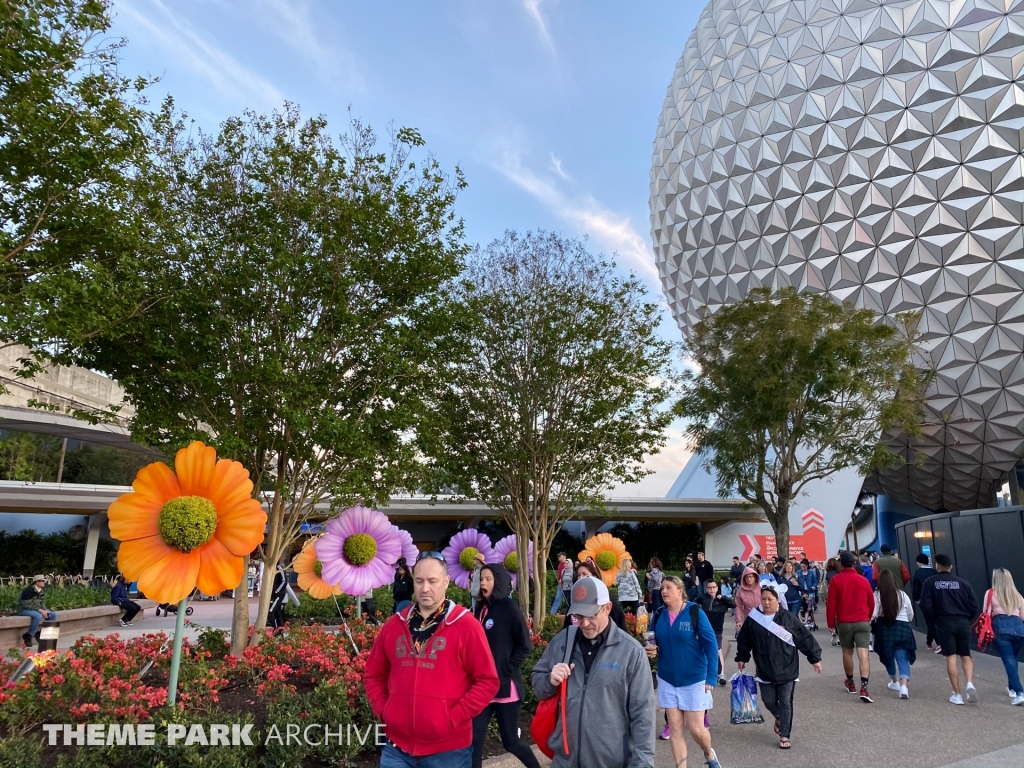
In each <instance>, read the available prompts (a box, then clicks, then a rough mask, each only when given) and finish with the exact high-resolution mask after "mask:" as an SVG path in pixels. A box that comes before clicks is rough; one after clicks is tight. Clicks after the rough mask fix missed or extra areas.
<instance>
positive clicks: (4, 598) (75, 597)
mask: <svg viewBox="0 0 1024 768" xmlns="http://www.w3.org/2000/svg"><path fill="white" fill-rule="evenodd" d="M24 589H25V587H22V586H18V585H15V586H10V585H8V586H5V587H0V616H11V615H13V614H15V613H17V612H18V598H19V597H20V596H21V592H22V590H24ZM94 605H110V590H109V589H107V588H106V587H84V586H79V587H47V588H46V607H47V608H52V609H53V610H55V611H67V610H70V609H71V608H91V607H92V606H94Z"/></svg>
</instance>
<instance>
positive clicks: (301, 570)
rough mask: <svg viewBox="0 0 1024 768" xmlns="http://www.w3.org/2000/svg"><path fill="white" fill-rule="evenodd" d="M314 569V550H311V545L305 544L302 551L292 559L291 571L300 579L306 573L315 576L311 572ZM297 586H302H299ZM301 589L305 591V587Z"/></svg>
mask: <svg viewBox="0 0 1024 768" xmlns="http://www.w3.org/2000/svg"><path fill="white" fill-rule="evenodd" d="M315 567H316V550H315V549H314V548H313V545H312V544H306V546H304V547H303V548H302V551H301V552H299V554H297V555H296V556H295V557H294V558H293V559H292V570H293V571H295V573H297V574H298V575H299V577H300V578H301V577H302V575H303V574H307V573H311V574H313V575H314V576H315V575H316V574H315V573H314V572H313V569H314V568H315ZM299 586H302V585H301V584H300V585H299ZM302 588H303V589H306V587H302Z"/></svg>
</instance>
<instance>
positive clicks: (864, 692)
mask: <svg viewBox="0 0 1024 768" xmlns="http://www.w3.org/2000/svg"><path fill="white" fill-rule="evenodd" d="M860 700H861V701H863V702H864V703H865V704H874V703H875V700H874V699H872V698H871V694H870V693H868V687H867V686H866V685H862V686H861V687H860Z"/></svg>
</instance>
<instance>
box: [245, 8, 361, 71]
mask: <svg viewBox="0 0 1024 768" xmlns="http://www.w3.org/2000/svg"><path fill="white" fill-rule="evenodd" d="M260 6H261V8H262V9H263V10H264V11H265V13H261V14H260V15H259V16H260V19H261V20H262V21H263V23H264V24H265V25H266V26H267V27H268V28H269V29H270V30H271V31H272V32H273V33H274V34H276V35H277V36H278V37H280V38H281V39H282V40H284V41H285V42H286V43H288V44H289V45H290V46H291V47H292V48H293V49H294V50H295V52H296V53H298V54H299V55H300V56H302V57H303V58H305V59H306V60H307V61H309V62H311V63H312V64H313V65H314V66H315V67H316V71H317V75H318V76H319V77H320V78H321V79H322V80H325V81H333V80H341V81H343V82H344V83H346V84H347V85H349V86H351V87H354V88H358V89H360V90H362V89H363V87H364V86H365V80H364V78H363V75H362V72H361V68H360V66H359V63H358V60H357V59H356V57H355V56H354V55H353V54H352V53H351V52H350V51H345V50H343V49H342V48H340V47H339V46H338V45H337V43H336V42H334V41H333V40H328V39H325V38H326V37H327V36H326V35H324V34H323V31H324V25H322V24H317V23H316V22H315V21H314V20H313V19H311V18H310V6H309V3H308V2H307V1H306V0H260Z"/></svg>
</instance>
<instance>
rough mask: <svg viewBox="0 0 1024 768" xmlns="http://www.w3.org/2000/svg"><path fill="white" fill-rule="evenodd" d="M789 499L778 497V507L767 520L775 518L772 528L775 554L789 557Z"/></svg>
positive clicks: (790, 501)
mask: <svg viewBox="0 0 1024 768" xmlns="http://www.w3.org/2000/svg"><path fill="white" fill-rule="evenodd" d="M791 503H792V500H791V499H786V498H782V497H780V498H779V509H777V510H775V512H774V514H769V515H768V516H767V517H768V520H769V521H771V520H772V518H774V519H775V523H774V524H773V525H772V528H773V529H774V531H775V554H776V555H778V556H779V557H784V558H786V559H788V558H789V507H790V504H791Z"/></svg>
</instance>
